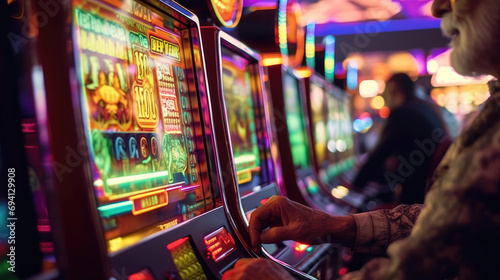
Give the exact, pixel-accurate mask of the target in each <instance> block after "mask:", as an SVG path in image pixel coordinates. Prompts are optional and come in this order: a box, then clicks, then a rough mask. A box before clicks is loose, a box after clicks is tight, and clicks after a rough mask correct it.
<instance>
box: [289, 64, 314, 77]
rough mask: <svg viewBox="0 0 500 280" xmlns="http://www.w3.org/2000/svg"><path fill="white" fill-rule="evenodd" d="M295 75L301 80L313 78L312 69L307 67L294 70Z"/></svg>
mask: <svg viewBox="0 0 500 280" xmlns="http://www.w3.org/2000/svg"><path fill="white" fill-rule="evenodd" d="M293 73H294V74H295V75H296V76H297V77H299V78H309V77H311V76H312V70H311V68H309V67H305V66H303V67H299V68H297V69H295V70H293Z"/></svg>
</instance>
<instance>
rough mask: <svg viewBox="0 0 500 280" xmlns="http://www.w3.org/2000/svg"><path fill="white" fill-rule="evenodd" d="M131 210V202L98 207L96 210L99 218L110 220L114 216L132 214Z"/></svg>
mask: <svg viewBox="0 0 500 280" xmlns="http://www.w3.org/2000/svg"><path fill="white" fill-rule="evenodd" d="M133 208H134V205H133V202H132V201H121V202H117V203H113V204H108V205H104V206H99V207H98V208H97V210H99V213H100V215H101V217H103V218H110V217H113V216H116V215H121V214H125V213H130V212H132V209H133Z"/></svg>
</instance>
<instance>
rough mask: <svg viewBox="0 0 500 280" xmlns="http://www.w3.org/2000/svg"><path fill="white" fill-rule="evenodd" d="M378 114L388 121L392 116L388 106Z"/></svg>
mask: <svg viewBox="0 0 500 280" xmlns="http://www.w3.org/2000/svg"><path fill="white" fill-rule="evenodd" d="M378 114H379V116H380V117H381V118H383V119H387V118H388V117H389V115H390V114H391V110H390V109H389V108H388V107H387V106H384V107H382V108H381V109H380V111H378Z"/></svg>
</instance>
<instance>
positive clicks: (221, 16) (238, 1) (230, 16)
mask: <svg viewBox="0 0 500 280" xmlns="http://www.w3.org/2000/svg"><path fill="white" fill-rule="evenodd" d="M210 2H211V3H212V7H213V11H214V13H215V16H216V17H217V19H218V20H219V22H220V23H221V24H222V25H223V26H224V27H228V28H233V27H236V25H238V23H239V22H240V19H241V14H242V12H243V0H229V1H228V0H222V1H221V0H210Z"/></svg>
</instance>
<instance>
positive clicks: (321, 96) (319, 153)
mask: <svg viewBox="0 0 500 280" xmlns="http://www.w3.org/2000/svg"><path fill="white" fill-rule="evenodd" d="M310 98H311V116H312V119H311V123H312V125H313V129H314V139H315V143H314V151H315V153H316V158H317V161H318V164H320V165H321V164H322V163H323V162H325V161H326V160H327V156H328V154H327V142H328V135H327V127H326V123H325V100H326V93H325V90H324V89H323V88H322V87H321V86H320V85H318V84H316V83H315V82H311V95H310Z"/></svg>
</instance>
